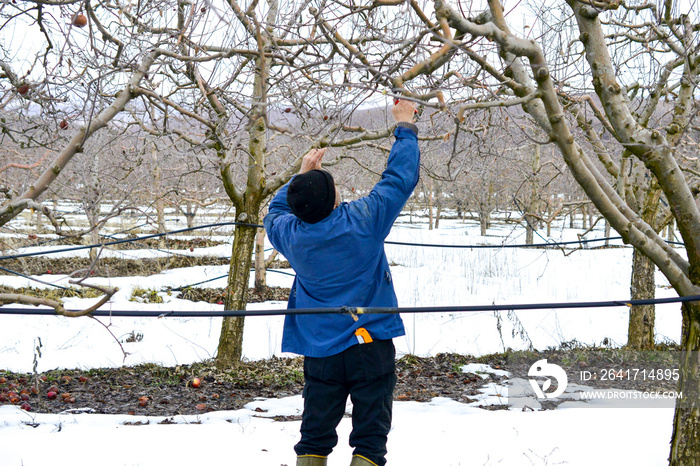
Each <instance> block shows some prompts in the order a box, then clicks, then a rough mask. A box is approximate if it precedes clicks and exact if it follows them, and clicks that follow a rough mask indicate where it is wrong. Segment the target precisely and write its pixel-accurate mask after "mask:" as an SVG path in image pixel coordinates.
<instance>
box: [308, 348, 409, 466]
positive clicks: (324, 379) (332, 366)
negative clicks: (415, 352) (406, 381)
mask: <svg viewBox="0 0 700 466" xmlns="http://www.w3.org/2000/svg"><path fill="white" fill-rule="evenodd" d="M395 356H396V350H395V349H394V343H393V342H392V341H391V340H375V341H373V342H372V343H365V344H359V345H355V346H352V347H350V348H348V349H347V350H345V351H343V352H342V353H339V354H335V355H333V356H328V357H325V358H310V357H306V358H304V379H305V383H304V392H303V396H304V413H303V415H302V419H301V440H300V441H299V443H297V444H296V445H295V447H294V451H296V453H297V455H321V456H328V455H329V454H330V452H331V451H332V450H333V447H335V446H336V445H337V443H338V435H337V433H336V427H337V426H338V424H339V423H340V420H341V419H342V418H343V414H345V403H346V401H347V398H348V395H350V400H351V401H352V406H353V408H352V433H351V434H350V446H351V447H353V448H354V449H355V450H354V453H353V454H355V455H362V456H364V457H365V458H367V459H369V460H371V461H373V462H375V463H377V464H378V465H379V466H383V465H384V464H386V460H385V459H384V456H385V455H386V441H387V435H388V434H389V429H391V408H392V401H393V396H392V394H393V391H394V386H395V385H396V363H395Z"/></svg>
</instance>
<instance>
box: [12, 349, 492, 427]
mask: <svg viewBox="0 0 700 466" xmlns="http://www.w3.org/2000/svg"><path fill="white" fill-rule="evenodd" d="M471 360H473V359H470V358H469V357H466V356H460V355H455V354H440V355H438V356H436V357H433V358H416V357H413V356H406V357H404V358H402V359H400V360H399V361H397V374H398V383H397V386H396V390H395V392H394V398H395V399H397V400H415V401H429V400H430V399H432V398H433V397H435V396H443V397H449V398H453V399H455V400H457V401H462V402H468V401H470V398H469V396H470V395H471V394H475V393H476V392H477V391H478V387H479V386H482V385H483V384H484V381H483V380H482V379H481V378H480V377H477V376H474V375H473V374H464V373H462V372H461V371H460V370H459V366H461V365H462V364H466V363H467V362H469V361H471ZM195 379H199V382H200V383H199V385H198V386H197V387H195V385H197V384H196V383H193V381H194V380H195ZM303 386H304V375H303V358H301V357H298V358H276V357H275V358H271V359H267V360H262V361H255V362H244V363H242V364H240V366H239V367H237V368H234V369H230V370H219V369H217V368H216V366H215V365H214V363H213V362H211V361H210V362H205V363H201V364H192V365H188V366H177V367H161V366H158V365H154V364H146V365H141V366H136V367H123V368H117V369H92V370H55V371H48V372H45V373H43V374H36V375H34V374H16V373H12V372H8V371H0V391H1V393H0V403H2V404H16V405H18V406H19V405H21V404H22V403H27V404H28V406H25V408H29V409H31V410H32V411H34V412H42V413H60V412H63V411H67V410H83V411H88V412H95V413H106V414H139V415H149V416H165V417H166V418H168V417H172V416H176V415H186V414H201V413H204V412H208V411H215V410H216V411H219V410H232V409H239V408H242V407H243V406H244V405H246V404H247V403H249V402H250V401H252V400H253V399H255V398H256V397H265V398H275V397H285V396H291V395H298V394H300V393H301V391H302V388H303ZM13 394H14V396H13ZM21 394H23V395H24V398H25V400H22V398H21V396H20V395H21ZM13 400H14V401H13ZM281 420H289V419H281ZM166 422H167V419H166Z"/></svg>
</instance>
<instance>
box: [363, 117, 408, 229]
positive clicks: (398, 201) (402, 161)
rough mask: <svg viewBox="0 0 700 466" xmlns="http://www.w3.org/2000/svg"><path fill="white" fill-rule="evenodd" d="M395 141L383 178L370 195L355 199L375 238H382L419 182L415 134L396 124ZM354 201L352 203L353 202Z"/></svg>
mask: <svg viewBox="0 0 700 466" xmlns="http://www.w3.org/2000/svg"><path fill="white" fill-rule="evenodd" d="M394 136H395V137H396V141H394V145H393V146H392V148H391V152H390V153H389V160H388V161H387V166H386V169H385V170H384V172H383V173H382V179H381V180H380V181H379V183H377V184H376V185H375V186H374V189H372V192H371V193H370V194H369V196H367V197H365V198H362V199H359V200H358V201H356V203H357V205H356V206H355V207H357V208H359V209H361V212H360V214H364V215H369V217H370V223H369V227H370V228H372V230H373V233H374V234H375V235H376V237H377V238H379V239H382V240H384V238H386V237H387V235H388V234H389V232H390V231H391V227H392V225H393V224H394V221H395V220H396V218H397V217H398V216H399V214H400V213H401V210H402V209H403V207H404V205H405V204H406V201H407V200H408V198H409V197H411V193H413V189H414V188H415V187H416V184H418V176H419V174H420V151H419V150H418V135H417V134H416V132H415V131H414V130H412V129H409V128H405V127H401V126H399V127H397V128H396V129H395V130H394ZM352 204H355V203H352Z"/></svg>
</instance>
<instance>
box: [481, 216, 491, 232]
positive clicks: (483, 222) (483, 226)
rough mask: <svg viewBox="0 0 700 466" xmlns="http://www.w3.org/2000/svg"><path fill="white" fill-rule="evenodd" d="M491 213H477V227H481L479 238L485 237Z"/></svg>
mask: <svg viewBox="0 0 700 466" xmlns="http://www.w3.org/2000/svg"><path fill="white" fill-rule="evenodd" d="M490 217H491V213H490V212H480V213H479V226H480V227H481V236H486V230H487V229H488V227H489V224H490V223H491V218H490Z"/></svg>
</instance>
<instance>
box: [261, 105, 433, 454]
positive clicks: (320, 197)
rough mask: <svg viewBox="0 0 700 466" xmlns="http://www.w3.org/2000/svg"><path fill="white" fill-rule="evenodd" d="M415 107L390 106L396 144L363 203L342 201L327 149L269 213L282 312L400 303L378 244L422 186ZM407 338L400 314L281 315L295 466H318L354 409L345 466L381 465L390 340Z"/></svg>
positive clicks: (390, 385) (307, 162)
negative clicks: (295, 418)
mask: <svg viewBox="0 0 700 466" xmlns="http://www.w3.org/2000/svg"><path fill="white" fill-rule="evenodd" d="M414 112H415V104H414V103H412V102H410V101H407V100H399V101H398V102H397V103H396V105H394V107H392V114H393V116H394V119H395V120H396V122H397V127H396V129H395V130H394V136H395V137H396V141H395V142H394V145H393V147H392V149H391V153H390V154H389V160H388V162H387V167H386V170H385V171H384V173H383V174H382V179H381V180H380V181H379V182H378V183H377V184H376V185H375V187H374V189H373V190H372V192H371V193H370V194H369V195H368V196H367V197H364V198H361V199H358V200H356V201H353V202H350V203H342V204H341V203H340V196H339V194H338V191H337V189H336V187H335V183H334V181H333V177H332V176H331V174H330V173H328V172H327V171H325V170H321V161H322V159H323V156H324V154H325V148H324V149H315V150H312V151H310V152H309V153H308V154H306V155H305V156H304V158H303V160H302V164H301V170H300V173H299V174H298V175H296V176H295V177H294V178H292V180H291V181H290V182H289V183H288V184H287V185H286V186H284V187H283V188H282V189H280V191H279V193H278V194H277V195H276V196H275V198H274V199H273V200H272V202H271V203H270V206H269V210H268V214H267V216H266V217H265V229H266V230H267V235H268V237H269V239H270V242H271V243H272V245H273V246H274V247H275V248H276V249H277V250H278V251H280V253H282V254H283V255H284V256H285V257H286V258H287V260H288V261H289V263H290V264H291V266H292V268H293V269H294V271H295V272H296V278H295V279H294V284H293V286H292V291H291V294H290V296H289V303H288V308H290V309H292V308H319V307H340V306H352V307H395V306H397V305H398V302H397V300H396V294H395V293H394V287H393V284H392V280H391V273H390V271H389V264H388V261H387V259H386V254H385V252H384V239H385V238H386V236H387V235H388V234H389V231H390V230H391V227H392V225H393V224H394V220H396V218H397V217H398V215H399V213H401V210H402V209H403V207H404V204H405V203H406V201H407V200H408V198H409V196H410V195H411V193H412V192H413V188H415V186H416V184H417V183H418V175H419V169H420V152H419V150H418V128H417V127H416V126H415V125H414V124H413V123H412V122H413V117H414ZM404 334H405V330H404V326H403V322H402V321H401V317H400V316H399V315H398V314H363V315H359V316H351V315H339V314H335V315H330V314H322V315H296V316H291V315H290V316H287V317H286V319H285V322H284V333H283V336H282V351H285V352H293V353H297V354H302V355H304V356H305V358H304V378H305V384H304V392H303V396H304V412H303V415H302V422H301V440H300V441H299V443H298V444H296V445H295V447H294V450H295V451H296V453H297V466H324V465H325V464H326V457H327V456H328V454H330V452H331V451H332V450H333V447H335V445H336V444H337V443H338V436H337V434H336V427H337V426H338V424H339V423H340V420H341V419H342V417H343V414H344V413H345V404H346V401H347V397H348V395H349V396H350V399H351V400H352V403H353V410H352V433H351V434H350V446H351V447H353V448H354V452H353V458H352V462H351V463H350V464H351V466H383V465H384V464H385V463H386V459H385V458H384V457H385V455H386V443H387V435H388V433H389V429H390V428H391V412H392V401H393V396H392V393H393V390H394V386H395V385H396V374H395V370H396V366H395V355H396V353H395V349H394V344H393V342H392V338H394V337H398V336H401V335H404Z"/></svg>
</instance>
